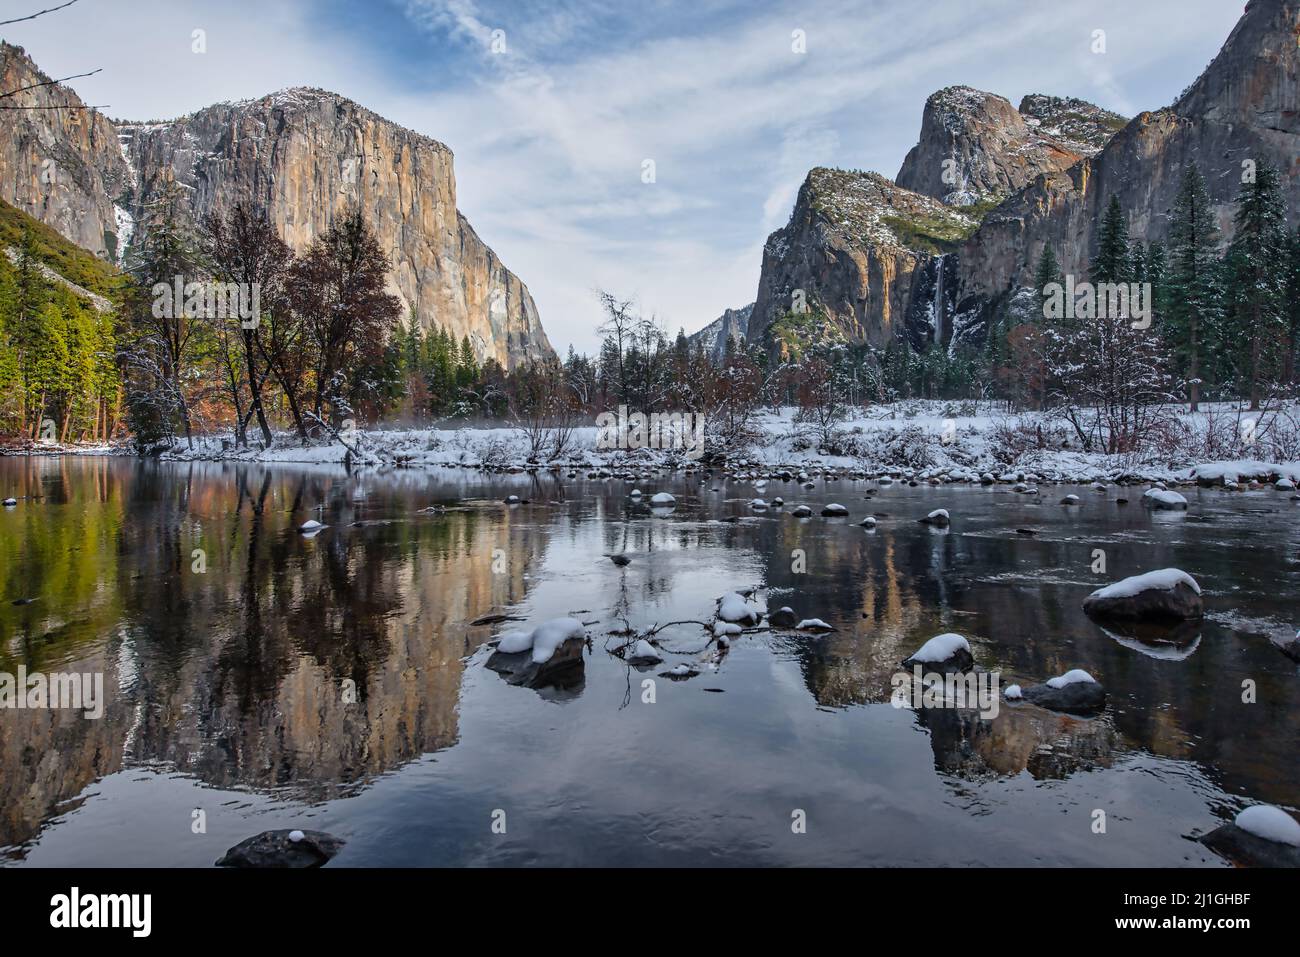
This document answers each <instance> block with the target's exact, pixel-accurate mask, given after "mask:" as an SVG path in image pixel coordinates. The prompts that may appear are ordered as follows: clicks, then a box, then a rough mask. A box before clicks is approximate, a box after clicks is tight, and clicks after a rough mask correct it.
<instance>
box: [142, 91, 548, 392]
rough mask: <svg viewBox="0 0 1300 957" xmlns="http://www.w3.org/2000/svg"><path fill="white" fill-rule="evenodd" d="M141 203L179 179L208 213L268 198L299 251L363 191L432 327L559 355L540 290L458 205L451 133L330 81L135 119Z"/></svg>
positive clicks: (506, 358)
mask: <svg viewBox="0 0 1300 957" xmlns="http://www.w3.org/2000/svg"><path fill="white" fill-rule="evenodd" d="M122 133H123V140H124V142H125V143H126V144H127V152H128V155H129V157H130V159H131V164H132V166H133V167H134V169H135V170H136V171H137V175H138V184H139V185H138V188H137V190H136V192H135V195H134V197H133V200H134V208H135V209H136V210H137V211H138V210H139V209H141V208H142V207H143V206H144V205H145V204H147V203H148V202H149V201H150V200H151V199H152V198H153V197H154V195H155V194H156V192H157V190H158V189H159V188H160V187H161V186H162V185H163V183H164V182H165V181H166V180H168V179H175V180H176V181H177V182H179V183H181V184H183V185H185V186H187V187H189V189H188V190H187V193H188V195H189V196H190V197H191V204H192V208H193V211H194V214H195V216H196V217H200V218H202V217H206V216H208V215H210V214H216V215H222V214H224V213H225V212H227V211H228V210H229V209H230V208H231V207H232V206H234V205H235V204H236V203H238V202H241V201H242V202H250V203H253V204H254V205H257V206H264V207H265V208H266V209H267V210H268V211H269V213H270V216H271V219H272V221H273V222H274V223H275V225H276V227H277V229H278V230H279V232H280V235H281V237H282V238H283V239H284V240H285V242H287V243H288V244H289V245H290V246H292V247H293V248H294V249H296V250H302V249H304V248H305V247H306V246H307V245H308V244H309V243H310V242H311V241H312V240H313V239H314V238H316V237H317V236H319V235H321V234H322V233H323V232H325V231H326V230H327V229H328V228H329V225H330V222H331V220H332V219H333V217H334V216H335V215H336V214H338V213H339V212H341V211H342V210H343V209H344V208H345V207H346V206H347V204H348V203H350V202H357V203H359V204H360V206H361V209H362V211H363V212H364V213H365V215H366V217H367V218H368V219H369V221H370V223H371V224H372V226H373V228H374V229H375V232H376V234H377V236H378V239H379V243H380V246H381V247H382V248H383V249H384V250H385V252H387V254H388V257H389V260H390V261H391V263H392V272H391V273H390V277H389V278H390V286H391V291H392V292H393V294H394V295H396V296H398V297H399V298H400V299H401V300H402V303H403V306H404V307H405V311H406V312H408V313H412V314H414V316H415V317H416V319H417V321H419V322H420V323H421V324H422V325H424V326H425V327H426V328H427V327H429V326H431V325H434V324H436V325H440V326H442V327H444V328H446V329H448V330H450V331H451V332H452V334H453V335H455V337H456V338H457V339H460V338H461V337H462V336H469V339H470V342H471V343H472V344H473V346H474V349H475V351H476V352H477V354H478V356H479V358H480V359H487V358H493V359H496V360H497V361H498V362H500V363H501V364H502V365H505V366H513V365H516V364H518V363H519V362H522V361H526V360H529V359H539V358H545V357H548V356H551V355H553V354H554V352H553V350H552V349H551V345H550V343H549V342H548V341H547V338H546V333H545V332H544V331H543V330H542V326H541V322H540V320H539V318H538V315H537V306H536V305H535V304H534V303H533V299H532V296H531V295H530V294H529V292H528V289H527V287H526V286H524V284H523V283H522V282H521V281H520V280H519V278H518V277H517V276H515V275H514V274H513V273H511V272H510V271H509V270H508V269H506V268H505V266H504V265H502V263H501V261H500V259H498V258H497V256H496V254H495V253H494V252H493V251H492V250H491V249H489V248H488V247H487V246H486V245H485V244H484V243H483V241H482V240H481V239H480V238H479V237H478V234H477V233H476V232H474V229H473V228H472V227H471V226H470V224H469V222H468V221H467V220H466V219H465V218H464V217H463V216H462V215H460V213H459V212H458V211H457V209H456V178H455V173H454V171H453V168H452V154H451V150H449V149H448V148H447V147H446V146H444V145H443V144H441V143H439V142H437V141H435V140H432V139H429V138H428V137H425V136H421V135H419V134H417V133H413V132H411V131H410V130H407V129H404V128H402V127H400V126H397V125H396V124H394V123H390V122H388V121H387V120H385V119H383V118H382V117H379V116H377V115H375V114H374V113H371V112H370V111H368V110H365V109H363V108H362V107H360V106H358V105H357V104H355V103H353V102H351V101H350V100H346V99H344V98H342V97H340V96H336V95H335V94H332V93H327V92H325V91H322V90H306V89H297V90H287V91H284V92H281V93H277V94H274V95H272V96H266V97H263V98H262V99H259V100H253V101H247V102H243V103H235V104H221V105H217V106H212V107H209V108H208V109H205V110H202V111H200V112H198V113H195V114H194V115H193V116H188V117H185V118H183V119H180V120H177V121H175V122H172V123H166V124H161V125H141V126H124V127H123V128H122Z"/></svg>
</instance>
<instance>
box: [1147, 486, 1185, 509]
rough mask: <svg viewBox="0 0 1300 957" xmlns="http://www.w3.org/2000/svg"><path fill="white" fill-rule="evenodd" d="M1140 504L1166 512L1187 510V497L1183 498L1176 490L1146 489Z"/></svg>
mask: <svg viewBox="0 0 1300 957" xmlns="http://www.w3.org/2000/svg"><path fill="white" fill-rule="evenodd" d="M1142 504H1143V505H1145V506H1146V507H1147V508H1154V509H1159V510H1161V511H1166V512H1185V511H1187V499H1185V498H1183V497H1182V496H1181V495H1179V494H1178V493H1177V492H1170V491H1167V490H1166V489H1162V488H1149V489H1147V490H1146V492H1144V493H1143V495H1142Z"/></svg>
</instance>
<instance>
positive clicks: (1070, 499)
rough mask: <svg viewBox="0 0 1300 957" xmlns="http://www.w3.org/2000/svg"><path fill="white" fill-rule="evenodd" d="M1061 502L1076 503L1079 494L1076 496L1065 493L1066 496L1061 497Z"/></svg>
mask: <svg viewBox="0 0 1300 957" xmlns="http://www.w3.org/2000/svg"><path fill="white" fill-rule="evenodd" d="M1061 504H1062V505H1078V504H1079V496H1077V495H1067V496H1065V498H1063V499H1061Z"/></svg>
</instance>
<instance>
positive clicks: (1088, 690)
mask: <svg viewBox="0 0 1300 957" xmlns="http://www.w3.org/2000/svg"><path fill="white" fill-rule="evenodd" d="M1022 695H1023V697H1024V699H1025V700H1026V701H1028V702H1031V703H1033V704H1036V705H1038V706H1039V707H1040V708H1047V709H1048V710H1049V711H1064V712H1066V713H1067V714H1083V715H1088V714H1096V713H1098V712H1100V711H1101V710H1102V709H1104V708H1105V707H1106V689H1105V688H1103V687H1102V686H1101V685H1099V684H1098V683H1097V679H1096V678H1094V677H1093V676H1092V675H1090V674H1088V672H1086V671H1081V670H1080V669H1078V668H1076V669H1075V670H1073V671H1067V672H1066V673H1065V674H1063V675H1061V676H1060V677H1058V678H1052V679H1051V680H1050V681H1046V682H1044V683H1043V684H1041V685H1032V686H1030V687H1028V688H1025V689H1024V691H1023V692H1022Z"/></svg>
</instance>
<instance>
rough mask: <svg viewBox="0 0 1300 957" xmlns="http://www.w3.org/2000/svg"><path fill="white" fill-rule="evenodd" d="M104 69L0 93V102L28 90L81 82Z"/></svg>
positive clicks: (44, 81)
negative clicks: (73, 81)
mask: <svg viewBox="0 0 1300 957" xmlns="http://www.w3.org/2000/svg"><path fill="white" fill-rule="evenodd" d="M103 72H104V68H103V67H102V66H101V67H100V68H99V69H97V70H91V71H90V72H89V73H74V74H73V75H72V76H65V77H63V78H62V79H59V80H42V81H41V82H40V83H30V84H28V85H27V86H20V87H19V88H18V89H16V90H10V91H9V92H8V93H0V100H3V99H5V98H6V97H10V96H17V95H18V94H19V93H25V92H27V91H28V90H37V89H40V88H41V87H43V86H58V85H59V84H60V83H66V82H68V81H69V80H80V79H81V78H82V77H87V76H94V75H95V74H96V73H103Z"/></svg>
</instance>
